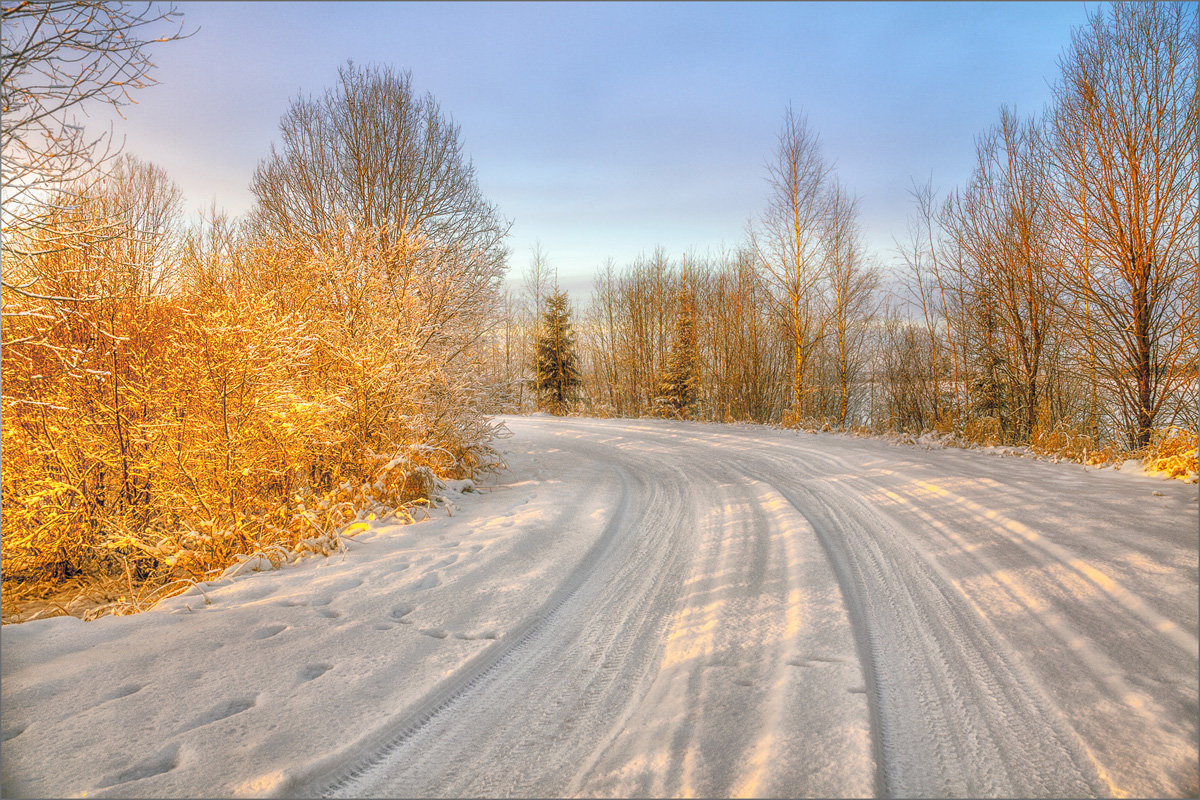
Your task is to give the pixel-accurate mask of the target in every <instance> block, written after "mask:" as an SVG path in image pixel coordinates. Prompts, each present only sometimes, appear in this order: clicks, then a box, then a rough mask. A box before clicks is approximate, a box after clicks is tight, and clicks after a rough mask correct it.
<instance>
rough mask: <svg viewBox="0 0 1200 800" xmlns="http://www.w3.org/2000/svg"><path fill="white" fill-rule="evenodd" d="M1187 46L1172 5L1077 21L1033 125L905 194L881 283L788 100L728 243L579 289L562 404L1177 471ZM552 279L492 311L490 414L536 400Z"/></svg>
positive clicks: (1185, 324)
mask: <svg viewBox="0 0 1200 800" xmlns="http://www.w3.org/2000/svg"><path fill="white" fill-rule="evenodd" d="M1196 30H1197V24H1196V14H1195V9H1194V7H1192V6H1188V5H1185V4H1169V3H1154V4H1138V3H1114V4H1112V5H1108V6H1106V7H1105V8H1102V9H1100V10H1098V11H1096V12H1095V13H1094V14H1093V15H1092V16H1091V17H1090V18H1089V20H1088V22H1087V24H1086V25H1084V26H1082V27H1081V28H1080V29H1078V30H1076V31H1074V32H1073V35H1072V39H1071V44H1070V45H1069V46H1068V47H1067V48H1066V49H1065V51H1064V52H1063V54H1062V56H1061V58H1060V62H1059V67H1060V74H1059V76H1058V79H1057V81H1056V82H1055V83H1054V84H1053V94H1052V100H1051V102H1049V103H1048V105H1047V106H1046V108H1045V109H1044V110H1043V111H1042V112H1041V113H1040V114H1039V115H1037V116H1033V117H1021V116H1019V115H1018V114H1016V112H1015V111H1013V110H1011V109H1010V108H1008V107H1002V108H1001V110H1000V113H999V118H998V120H997V121H996V123H995V124H994V125H992V126H991V127H990V128H989V129H988V130H986V131H984V132H982V133H981V134H980V135H979V136H978V137H977V139H976V143H975V156H976V159H975V166H974V168H973V170H972V173H971V175H970V177H969V178H968V180H967V182H966V183H965V184H964V185H963V186H960V187H956V188H954V189H952V190H951V191H949V192H947V193H945V194H943V195H941V196H939V195H938V193H937V192H935V191H934V189H933V188H932V186H931V185H930V184H924V185H919V184H914V185H913V187H912V189H911V195H912V212H911V214H910V218H909V226H908V231H907V236H906V238H905V239H904V240H903V241H897V243H896V245H897V252H898V254H899V257H900V258H899V262H898V265H897V267H898V268H894V269H892V270H887V269H885V268H884V267H883V265H882V264H881V260H880V258H879V256H878V255H877V254H874V253H870V252H868V251H867V248H866V246H865V244H864V239H863V232H862V227H861V222H860V218H859V210H858V199H857V198H856V197H855V196H854V195H853V194H852V193H851V192H849V191H848V190H847V189H846V188H845V187H844V186H843V185H842V184H841V182H840V181H839V179H838V177H837V175H836V171H835V170H834V169H833V168H832V167H831V166H830V164H829V162H828V160H827V159H826V157H825V154H824V152H823V147H822V143H821V141H820V138H819V136H818V135H817V133H816V132H815V131H814V130H813V128H812V127H811V126H810V125H809V124H808V122H807V120H806V118H805V117H804V115H803V114H802V113H797V112H795V111H793V110H792V109H790V108H789V109H788V111H787V112H786V114H785V116H784V120H783V124H782V126H781V129H780V133H779V139H778V144H777V147H776V149H775V151H774V153H772V154H771V157H770V158H769V160H768V162H767V178H768V185H769V194H768V198H767V204H766V208H765V211H764V212H763V213H762V214H761V215H760V216H759V217H758V218H757V219H756V220H754V222H753V224H752V225H751V226H749V230H748V233H747V236H746V239H745V241H744V242H743V243H742V244H740V245H739V246H737V247H736V248H733V249H732V250H731V251H730V252H724V253H720V254H717V255H715V256H714V255H708V256H705V257H696V256H694V255H684V256H681V257H679V258H675V259H672V258H669V257H668V256H667V254H665V253H664V252H663V251H661V250H656V251H654V252H653V253H652V254H651V255H649V256H643V257H640V258H638V259H636V260H635V261H633V262H632V263H630V264H627V265H625V266H624V267H622V268H617V267H616V266H614V265H613V264H612V263H611V262H610V263H608V264H606V265H605V266H604V267H603V268H602V269H601V270H599V271H598V272H597V273H596V275H595V278H594V281H593V290H592V294H591V297H590V298H589V299H588V301H587V302H586V303H585V304H583V305H581V306H579V307H578V308H576V309H575V321H576V327H577V329H578V330H577V343H576V345H575V351H576V353H577V359H578V361H579V364H580V376H581V383H580V385H579V386H578V387H577V388H578V391H577V392H576V393H575V395H574V396H573V397H572V400H573V401H574V406H572V407H573V408H575V409H576V410H578V411H579V412H580V413H586V414H599V415H616V416H645V415H668V416H679V417H694V418H699V419H706V420H718V421H721V420H746V421H756V422H784V423H787V424H803V425H809V426H817V427H829V428H836V429H843V430H846V429H852V428H854V427H856V426H865V427H867V428H870V429H873V430H899V431H908V432H910V433H914V434H920V433H923V432H926V431H938V432H942V433H953V434H956V435H958V436H960V437H962V438H965V439H967V440H969V441H973V442H980V443H987V444H1032V445H1035V446H1040V447H1045V448H1049V449H1056V450H1066V451H1070V452H1073V453H1075V454H1077V455H1080V456H1081V457H1084V458H1085V459H1086V458H1087V457H1088V455H1087V454H1088V453H1091V454H1093V455H1095V456H1096V457H1104V454H1105V453H1108V454H1110V455H1111V454H1113V453H1116V452H1118V451H1121V450H1133V451H1145V450H1146V448H1148V447H1151V446H1152V445H1154V443H1155V442H1156V441H1157V440H1160V439H1163V438H1164V437H1168V438H1169V437H1175V438H1176V439H1179V440H1180V441H1181V442H1182V443H1183V446H1185V447H1186V446H1187V444H1188V442H1190V447H1191V448H1192V452H1193V453H1194V449H1195V433H1194V431H1195V428H1196V388H1197V339H1196V321H1197V293H1196V286H1197V278H1198V271H1197V255H1196V240H1197V234H1198V233H1200V229H1198V226H1197V201H1196V193H1197V189H1198V180H1197V159H1196V137H1197V116H1198V110H1197V70H1196V66H1197V65H1196V44H1197V42H1196ZM549 269H550V268H549V266H548V264H547V259H546V256H545V254H544V253H542V252H541V251H540V250H539V251H538V252H537V253H536V254H535V258H534V260H533V264H532V266H531V269H530V271H529V272H528V273H527V275H526V281H525V292H524V296H523V297H522V296H520V295H513V294H510V295H509V296H507V297H506V299H505V309H506V321H505V323H504V325H503V329H502V330H501V331H499V332H498V333H497V335H496V336H495V337H493V339H492V342H493V347H494V348H495V350H494V355H493V359H492V365H493V368H492V370H491V373H490V375H489V379H490V380H491V382H492V383H493V384H494V385H495V386H497V387H498V393H497V399H496V402H497V406H498V407H507V408H510V409H526V410H528V409H531V408H535V407H541V406H539V405H538V398H539V396H540V392H539V389H538V384H539V383H540V378H539V377H538V376H539V375H540V374H541V371H540V368H535V365H534V364H533V363H532V361H531V360H530V358H529V357H528V354H529V353H531V352H532V350H531V349H530V348H531V347H533V344H534V342H536V341H540V340H541V339H542V338H544V337H545V336H546V335H548V334H547V331H546V330H545V328H544V326H543V325H542V324H541V312H540V310H539V309H540V307H541V305H542V304H543V301H542V299H541V298H544V297H547V296H548V294H549V293H550V292H552V291H553V282H552V281H548V279H547V277H546V276H547V275H548V273H549ZM548 287H549V290H548ZM501 348H502V349H503V352H504V357H503V358H501V357H499V352H500V349H501ZM542 405H544V403H543V404H542ZM560 405H561V404H560ZM1181 431H1182V433H1181ZM1156 437H1158V438H1157V439H1156ZM1180 437H1182V438H1180Z"/></svg>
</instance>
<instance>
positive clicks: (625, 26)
mask: <svg viewBox="0 0 1200 800" xmlns="http://www.w3.org/2000/svg"><path fill="white" fill-rule="evenodd" d="M178 5H179V8H180V9H181V10H182V11H183V12H184V14H185V19H186V25H187V27H188V28H189V29H193V28H196V27H199V28H200V30H199V31H198V32H197V33H196V34H195V35H194V36H193V37H191V38H190V39H187V40H185V41H181V42H175V43H171V44H166V45H160V46H158V48H157V49H156V50H155V61H156V63H157V65H158V70H157V72H156V73H155V74H156V77H157V78H158V80H159V81H160V85H158V86H156V87H153V88H150V89H147V90H144V91H141V92H139V93H137V95H136V99H137V101H138V103H137V105H134V106H131V107H128V108H126V109H125V119H124V120H117V121H116V123H115V127H116V131H117V133H118V135H119V136H122V135H123V136H124V137H125V140H126V147H127V149H128V150H129V151H131V152H133V153H134V154H136V155H138V156H140V157H142V158H145V159H147V160H150V161H153V162H155V163H157V164H160V165H161V166H163V167H164V168H165V169H166V170H167V171H168V173H169V174H170V175H171V177H172V178H173V179H174V180H176V181H177V182H178V183H179V184H180V186H181V188H182V189H183V191H184V193H185V196H186V199H187V203H188V206H189V208H190V209H199V208H201V207H206V206H207V205H208V204H209V202H211V201H213V200H215V201H216V202H217V204H218V205H219V206H222V207H224V208H226V209H227V210H228V211H230V212H233V213H241V212H244V211H246V210H247V209H248V208H249V207H250V204H251V202H252V199H251V196H250V193H249V191H248V188H247V186H248V184H249V180H250V175H251V173H252V171H253V169H254V167H255V165H256V163H257V162H258V160H259V159H260V158H262V157H263V156H264V155H265V154H266V153H267V149H268V147H269V145H270V143H271V142H272V141H273V140H275V139H276V138H277V129H278V122H279V118H280V116H281V115H282V114H283V112H284V110H285V109H286V108H287V106H288V104H289V103H290V101H291V100H292V99H293V98H294V97H295V96H296V95H297V94H298V93H300V92H305V93H314V94H316V93H320V92H321V91H323V90H324V89H325V88H326V87H327V86H329V85H331V84H332V82H333V80H334V78H335V76H336V71H337V67H338V66H339V65H340V64H342V63H344V62H345V61H346V60H347V59H348V58H352V59H354V61H355V62H357V63H363V64H366V63H382V64H389V65H392V66H394V67H398V68H401V69H408V70H410V71H411V72H412V75H413V80H414V84H415V86H416V87H417V88H418V90H419V91H430V92H432V93H433V94H434V95H435V96H436V97H437V98H438V100H439V102H440V103H441V106H442V109H443V110H444V111H445V112H448V113H449V114H450V115H451V116H452V117H453V118H454V119H455V121H456V122H458V123H459V124H460V125H461V128H462V135H463V140H464V142H465V148H466V152H467V153H468V154H469V155H470V157H471V158H472V159H473V161H474V163H475V166H476V170H477V173H478V177H479V181H480V184H481V187H482V189H483V191H484V193H485V195H486V196H487V197H488V198H489V199H490V200H491V201H492V202H494V203H495V204H496V205H497V206H498V207H499V208H500V211H501V212H502V213H503V214H504V215H505V216H506V217H507V218H509V219H512V220H513V223H514V224H513V228H512V234H511V237H510V241H509V245H510V247H511V248H512V258H511V260H510V263H511V264H512V267H513V275H514V277H515V276H516V275H517V274H519V272H520V271H521V270H522V269H524V267H525V265H526V264H527V263H528V261H529V252H530V248H531V247H532V245H533V244H534V242H535V241H540V242H541V244H542V246H543V249H544V251H545V252H546V254H547V255H548V256H549V259H550V263H551V265H552V266H554V267H557V269H558V272H559V277H560V279H561V281H562V283H563V284H564V285H565V286H567V287H568V288H582V287H583V286H584V285H586V283H587V280H588V278H590V276H591V275H592V274H593V272H594V271H595V269H596V268H597V267H598V266H599V265H601V264H602V263H603V261H604V260H605V259H606V258H607V257H612V258H613V259H614V260H615V261H616V263H617V264H618V265H620V264H624V263H627V262H629V261H630V260H632V259H633V258H635V257H636V256H637V255H638V254H639V253H641V252H647V253H648V252H650V251H651V250H652V249H653V248H654V247H655V246H656V245H662V246H663V247H665V248H666V249H667V251H668V252H669V253H671V254H672V255H677V254H679V253H681V252H683V251H684V250H688V249H691V250H693V251H695V252H697V253H703V252H705V251H706V250H712V251H716V250H717V249H718V248H720V247H721V246H722V245H725V246H728V247H732V246H734V245H736V244H737V243H738V242H739V241H741V240H742V238H743V234H744V231H745V228H746V223H747V221H748V220H749V219H750V218H751V217H753V216H755V215H757V214H758V213H759V212H760V210H761V209H762V208H763V206H764V204H765V202H766V195H767V186H766V182H765V178H764V174H765V170H764V163H765V161H766V159H767V158H768V157H769V155H770V154H771V151H772V148H773V146H774V144H775V139H776V135H777V131H778V128H779V125H780V121H781V119H782V115H783V112H784V109H785V107H786V106H787V105H788V103H791V104H792V105H793V107H794V108H796V109H797V110H801V111H803V112H804V113H805V114H807V116H808V119H809V123H810V125H812V126H813V127H814V128H815V129H816V130H817V131H818V132H819V133H820V135H821V139H822V143H823V147H824V152H825V154H826V156H827V157H828V158H829V159H830V160H831V161H833V162H834V163H835V164H836V166H837V170H838V173H839V176H840V177H841V179H842V181H843V182H844V183H845V184H846V185H847V186H849V187H850V188H851V189H852V190H853V191H855V192H857V193H858V194H859V195H860V197H861V210H862V221H863V225H864V228H865V231H866V234H867V239H868V243H869V245H870V246H871V247H872V248H873V249H874V250H876V251H877V252H878V253H879V255H880V256H881V258H882V259H883V260H884V262H885V263H886V262H888V261H890V260H893V258H894V256H893V254H892V248H893V237H902V236H903V233H904V226H905V215H906V213H908V210H909V204H908V196H907V189H908V187H909V185H910V178H914V177H915V178H916V179H917V180H919V181H924V180H925V179H926V178H927V177H928V176H929V175H930V174H931V173H932V177H933V181H934V184H935V186H939V187H942V188H943V189H945V188H951V187H953V186H955V185H958V184H960V183H962V182H963V181H964V180H965V179H966V177H967V175H968V173H969V170H970V167H971V162H972V158H973V147H974V145H973V142H974V137H975V136H976V135H978V134H979V133H981V132H982V131H983V130H984V129H985V128H986V127H987V126H988V125H990V124H991V123H992V122H994V121H995V120H996V118H997V116H998V112H999V107H1000V104H1001V103H1008V104H1009V105H1012V106H1015V107H1016V109H1017V110H1018V111H1019V112H1022V113H1035V112H1037V111H1038V110H1040V108H1041V107H1042V105H1043V104H1044V103H1045V102H1046V100H1047V99H1048V96H1049V83H1050V82H1052V81H1053V80H1054V78H1055V77H1056V74H1057V66H1056V60H1057V58H1058V56H1059V54H1060V53H1061V52H1062V50H1063V48H1064V47H1065V46H1066V45H1067V43H1068V42H1069V41H1070V32H1071V29H1072V28H1073V27H1076V26H1078V25H1080V24H1082V23H1083V22H1084V21H1085V19H1086V16H1087V13H1088V12H1089V11H1093V12H1094V11H1095V10H1096V9H1097V8H1098V4H1097V3H1094V2H1093V3H1087V4H1085V3H1034V2H1024V3H991V2H987V3H867V2H846V3H840V2H839V3H562V4H556V3H379V2H368V3H343V2H339V3H319V2H305V3H289V2H272V3H203V2H202V3H179V4H178ZM98 121H99V120H98Z"/></svg>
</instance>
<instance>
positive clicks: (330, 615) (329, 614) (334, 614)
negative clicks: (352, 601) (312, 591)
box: [317, 608, 342, 619]
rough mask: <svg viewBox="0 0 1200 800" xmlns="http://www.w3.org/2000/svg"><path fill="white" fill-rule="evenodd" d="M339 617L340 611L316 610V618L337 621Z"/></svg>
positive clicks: (329, 609)
mask: <svg viewBox="0 0 1200 800" xmlns="http://www.w3.org/2000/svg"><path fill="white" fill-rule="evenodd" d="M341 615H342V614H341V612H340V611H334V610H333V609H332V608H320V609H317V616H318V617H324V618H325V619H337V618H338V617H340V616H341Z"/></svg>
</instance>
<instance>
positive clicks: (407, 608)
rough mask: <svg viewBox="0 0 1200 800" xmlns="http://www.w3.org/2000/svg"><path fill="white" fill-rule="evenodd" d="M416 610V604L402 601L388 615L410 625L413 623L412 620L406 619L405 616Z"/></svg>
mask: <svg viewBox="0 0 1200 800" xmlns="http://www.w3.org/2000/svg"><path fill="white" fill-rule="evenodd" d="M416 610H417V607H416V606H412V605H409V604H408V603H401V604H400V605H398V606H396V607H395V608H393V609H392V611H391V613H390V614H389V615H388V616H390V617H391V618H392V619H394V620H396V621H397V622H403V623H404V624H405V625H409V624H411V623H412V620H406V619H405V617H407V616H408V615H409V614H411V613H412V612H414V611H416Z"/></svg>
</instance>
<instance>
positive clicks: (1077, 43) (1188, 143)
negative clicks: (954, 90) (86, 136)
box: [1049, 2, 1200, 447]
mask: <svg viewBox="0 0 1200 800" xmlns="http://www.w3.org/2000/svg"><path fill="white" fill-rule="evenodd" d="M1196 49H1197V18H1196V11H1195V6H1194V5H1188V4H1182V3H1179V4H1176V3H1126V2H1119V3H1115V4H1113V5H1111V6H1106V7H1104V8H1102V9H1100V10H1098V11H1097V12H1096V13H1095V14H1094V15H1093V16H1092V17H1091V19H1090V20H1089V24H1088V25H1087V26H1085V27H1084V28H1083V29H1081V30H1079V31H1077V32H1076V33H1075V34H1074V35H1073V37H1072V43H1071V46H1070V48H1069V49H1068V50H1067V52H1066V53H1065V54H1064V56H1063V58H1062V59H1061V62H1060V66H1061V68H1062V78H1061V80H1060V81H1059V82H1058V83H1057V84H1056V86H1055V104H1054V108H1053V111H1052V115H1051V119H1050V130H1049V134H1050V138H1051V141H1052V147H1051V148H1050V150H1049V156H1050V158H1051V159H1052V162H1053V163H1054V165H1055V166H1056V167H1057V172H1056V175H1057V181H1058V186H1057V191H1056V192H1054V193H1053V194H1052V196H1051V199H1052V201H1053V203H1054V207H1055V212H1056V213H1055V219H1056V224H1059V225H1061V226H1064V227H1065V228H1066V229H1067V230H1070V231H1071V233H1072V234H1074V236H1075V237H1077V238H1078V239H1079V240H1081V241H1082V242H1083V243H1084V247H1086V250H1087V260H1086V261H1085V262H1084V265H1085V267H1086V269H1084V270H1082V271H1072V272H1070V273H1068V275H1067V280H1068V288H1069V290H1070V291H1071V293H1072V294H1074V295H1075V296H1077V297H1079V298H1082V299H1084V300H1086V302H1087V304H1088V311H1089V312H1091V314H1093V315H1094V316H1095V319H1094V322H1095V324H1094V325H1093V326H1092V327H1091V329H1090V331H1089V339H1090V340H1091V341H1090V344H1091V345H1092V347H1094V350H1095V354H1096V355H1097V356H1098V358H1097V359H1096V362H1097V363H1098V364H1099V370H1100V372H1101V374H1102V375H1103V377H1104V378H1105V380H1106V382H1107V383H1108V384H1109V385H1110V386H1111V388H1112V390H1113V392H1114V394H1115V395H1116V396H1117V398H1118V401H1119V406H1120V413H1121V417H1122V423H1123V428H1124V430H1125V437H1126V439H1127V441H1128V443H1129V445H1130V446H1134V447H1143V446H1145V445H1146V444H1147V443H1148V442H1149V441H1150V437H1151V433H1152V432H1153V430H1154V428H1155V427H1156V426H1157V425H1159V424H1161V423H1162V422H1164V421H1167V422H1169V421H1170V420H1171V419H1172V418H1173V417H1174V415H1175V413H1176V412H1177V411H1179V410H1181V409H1182V408H1184V407H1190V408H1192V409H1193V410H1194V404H1195V394H1194V391H1195V390H1194V385H1195V384H1194V382H1195V380H1196V363H1197V357H1196V322H1197V320H1196V296H1195V292H1196V282H1197V276H1198V268H1197V258H1196V250H1195V245H1196V237H1197V233H1198V226H1197V206H1196V192H1197V189H1200V180H1198V176H1197V159H1196V137H1197V119H1198V116H1200V102H1198V99H1197V83H1196V71H1197V55H1196ZM1189 385H1190V386H1191V387H1193V388H1192V389H1191V390H1190V391H1189V390H1188V388H1187V387H1188V386H1189Z"/></svg>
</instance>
